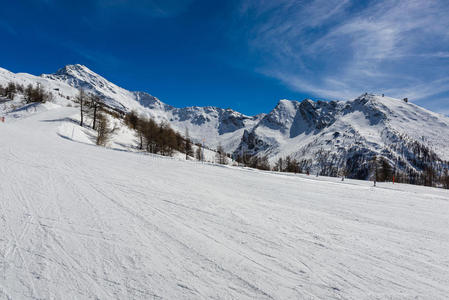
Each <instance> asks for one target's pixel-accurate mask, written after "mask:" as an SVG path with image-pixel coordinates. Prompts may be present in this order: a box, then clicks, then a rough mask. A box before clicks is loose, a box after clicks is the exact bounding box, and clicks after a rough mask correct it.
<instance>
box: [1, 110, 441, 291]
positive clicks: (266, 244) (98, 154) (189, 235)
mask: <svg viewBox="0 0 449 300" xmlns="http://www.w3.org/2000/svg"><path fill="white" fill-rule="evenodd" d="M77 113H78V111H77V109H76V108H71V107H61V106H58V105H55V104H51V103H48V104H45V105H37V106H36V107H35V109H33V110H28V112H27V111H26V110H25V111H22V112H21V114H19V113H18V112H17V118H8V119H7V122H6V123H0V141H1V143H0V154H1V155H0V298H1V299H446V298H447V295H448V294H449V258H448V253H449V218H448V216H447V212H448V211H449V201H448V200H449V192H448V191H447V190H441V189H434V188H425V187H420V186H410V185H402V184H395V185H393V184H391V183H380V184H378V186H377V187H376V188H373V187H372V184H371V183H370V182H364V181H356V180H346V181H344V182H341V181H340V180H338V179H335V178H326V177H319V178H317V177H311V176H310V177H308V176H305V175H304V176H303V175H290V176H288V175H285V174H280V173H273V172H261V171H256V170H251V169H241V168H235V167H224V166H213V165H209V164H201V163H196V162H186V161H179V160H175V159H170V158H163V157H159V156H152V155H142V154H136V153H130V152H124V151H114V150H110V149H105V148H102V147H95V146H92V145H89V144H86V143H81V142H74V141H72V140H70V136H65V137H64V138H63V137H61V136H60V135H58V134H57V133H59V132H61V129H64V127H66V126H69V125H67V123H70V120H71V118H72V117H73V116H74V115H76V114H77Z"/></svg>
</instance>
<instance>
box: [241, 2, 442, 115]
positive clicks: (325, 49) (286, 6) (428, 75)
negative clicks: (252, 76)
mask: <svg viewBox="0 0 449 300" xmlns="http://www.w3.org/2000/svg"><path fill="white" fill-rule="evenodd" d="M239 18H240V19H241V21H242V22H246V23H248V24H252V25H251V26H250V29H249V33H248V36H249V37H250V40H249V43H248V46H249V49H250V50H251V51H253V52H255V53H258V54H259V56H261V57H264V60H263V61H260V62H259V63H260V64H259V68H258V71H259V72H261V73H263V74H265V75H268V76H272V77H275V78H278V79H279V80H281V81H282V82H284V83H285V84H287V85H289V86H290V87H291V88H292V89H295V90H298V91H301V92H308V93H311V94H313V95H315V96H318V97H327V98H340V99H341V98H343V99H344V98H352V97H355V96H357V95H359V94H361V93H363V92H365V91H369V92H371V91H372V92H378V93H386V94H387V93H388V94H390V95H391V96H394V97H407V96H408V97H409V98H412V99H415V100H418V101H420V103H426V102H425V101H424V100H425V99H426V98H431V97H439V96H440V95H442V94H444V93H446V92H448V91H449V84H448V83H449V82H448V78H449V64H448V63H449V60H448V58H449V52H448V50H447V49H449V31H448V30H447V28H449V2H447V1H444V0H441V1H438V0H434V1H423V0H407V1H405V0H404V1H391V0H385V1H370V2H368V1H337V0H314V1H297V0H279V1H253V0H245V1H243V2H242V4H241V6H240V9H239ZM446 99H447V98H444V97H443V98H441V99H440V101H439V102H435V101H433V104H432V106H433V107H432V109H434V110H440V111H443V110H446V109H448V108H449V103H447V102H448V101H447V100H446ZM428 103H430V102H428Z"/></svg>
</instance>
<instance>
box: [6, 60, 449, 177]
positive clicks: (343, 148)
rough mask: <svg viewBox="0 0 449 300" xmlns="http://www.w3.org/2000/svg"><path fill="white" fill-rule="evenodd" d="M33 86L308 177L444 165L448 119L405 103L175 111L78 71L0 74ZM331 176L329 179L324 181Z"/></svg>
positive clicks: (366, 100)
mask: <svg viewBox="0 0 449 300" xmlns="http://www.w3.org/2000/svg"><path fill="white" fill-rule="evenodd" d="M10 81H13V82H16V83H21V84H24V85H28V84H33V85H36V84H38V83H39V84H40V85H42V86H43V87H44V89H46V90H48V91H52V92H53V93H54V94H57V96H58V97H63V98H69V99H73V98H74V97H75V96H76V94H77V89H78V88H83V89H85V90H87V91H89V92H91V93H96V94H98V95H100V96H101V97H102V98H103V99H104V101H105V103H106V104H107V105H108V106H110V107H111V108H114V109H116V110H118V111H122V112H129V111H131V110H136V111H137V112H139V113H140V114H143V115H147V116H149V117H151V118H153V119H155V120H156V121H158V122H169V123H170V125H171V126H172V127H173V128H174V129H176V130H177V131H179V132H181V133H184V132H185V130H186V129H187V130H188V131H189V135H190V137H191V138H192V139H193V140H194V141H195V142H202V141H204V142H205V144H206V145H207V146H209V147H211V148H216V147H217V146H218V144H219V143H221V144H222V145H223V147H224V149H225V150H226V151H227V152H232V153H234V155H235V156H239V155H242V154H249V155H258V156H265V155H266V156H267V157H268V158H269V160H270V161H271V163H274V162H275V161H276V160H277V159H278V158H281V157H286V156H291V157H292V158H295V159H297V160H298V161H303V162H304V163H305V165H308V166H309V167H310V169H311V170H314V171H316V170H319V169H322V168H323V164H332V165H333V166H334V167H335V168H334V169H335V170H333V171H329V172H328V173H332V172H335V171H336V169H338V168H341V167H342V166H346V168H348V169H349V173H350V174H351V175H352V176H355V177H359V178H360V177H364V176H366V175H367V174H366V172H367V168H368V167H367V163H368V161H369V160H370V159H371V158H372V157H373V156H374V155H381V156H384V157H385V158H386V159H388V160H389V161H390V163H391V165H398V167H399V168H401V169H403V170H406V169H413V170H417V171H420V170H421V169H422V162H423V160H429V159H434V160H435V159H436V160H449V150H448V149H447V145H449V118H448V117H446V116H443V115H440V114H437V113H433V112H430V111H428V110H426V109H424V108H421V107H419V106H417V105H414V104H412V103H408V102H405V101H403V100H399V99H393V98H389V97H382V96H376V95H371V94H363V95H362V96H360V97H358V98H357V99H354V100H351V101H330V102H327V101H312V100H310V99H306V100H303V101H301V102H297V101H291V100H281V101H280V102H279V103H278V104H277V106H276V107H275V108H274V109H273V110H272V111H271V112H269V113H268V114H266V115H265V114H261V115H257V116H246V115H244V114H241V113H239V112H236V111H234V110H231V109H222V108H217V107H197V106H194V107H185V108H176V107H173V106H171V105H168V104H165V103H163V102H162V101H160V100H159V99H158V98H156V97H154V96H152V95H150V94H148V93H145V92H132V91H128V90H126V89H123V88H121V87H119V86H117V85H115V84H113V83H111V82H109V81H108V80H106V79H105V78H103V77H102V76H100V75H98V74H96V73H94V72H93V71H91V70H89V69H88V68H87V67H85V66H82V65H68V66H65V67H64V68H62V69H60V70H58V71H57V72H56V73H54V74H43V75H41V76H33V75H29V74H24V73H18V74H14V73H11V72H9V71H7V70H5V69H1V68H0V84H6V83H7V82H10ZM329 175H335V174H329Z"/></svg>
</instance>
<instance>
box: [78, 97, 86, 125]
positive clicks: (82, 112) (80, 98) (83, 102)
mask: <svg viewBox="0 0 449 300" xmlns="http://www.w3.org/2000/svg"><path fill="white" fill-rule="evenodd" d="M86 98H87V96H86V93H85V92H84V90H83V89H79V90H78V95H77V96H76V101H77V102H78V103H79V104H80V114H81V117H80V126H83V125H84V109H85V107H84V105H85V102H86Z"/></svg>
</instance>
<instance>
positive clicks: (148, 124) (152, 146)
mask: <svg viewBox="0 0 449 300" xmlns="http://www.w3.org/2000/svg"><path fill="white" fill-rule="evenodd" d="M124 121H125V124H126V125H127V126H128V127H129V128H130V129H133V130H135V131H136V134H137V136H138V139H139V149H141V150H146V151H148V152H150V153H157V154H161V155H166V156H172V155H173V152H174V151H175V150H176V151H179V152H182V153H186V154H187V155H188V156H190V155H191V154H192V143H191V141H190V139H189V138H188V137H187V138H186V137H183V136H182V135H181V134H179V133H178V132H176V131H174V130H173V129H172V128H171V127H170V125H168V123H166V122H163V123H162V124H158V123H156V122H155V121H154V120H153V119H150V118H147V117H143V116H139V115H138V114H137V113H136V112H135V111H132V112H129V113H128V114H126V115H125V119H124Z"/></svg>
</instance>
